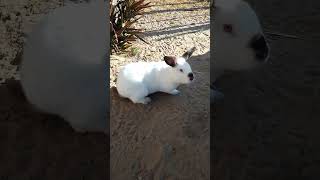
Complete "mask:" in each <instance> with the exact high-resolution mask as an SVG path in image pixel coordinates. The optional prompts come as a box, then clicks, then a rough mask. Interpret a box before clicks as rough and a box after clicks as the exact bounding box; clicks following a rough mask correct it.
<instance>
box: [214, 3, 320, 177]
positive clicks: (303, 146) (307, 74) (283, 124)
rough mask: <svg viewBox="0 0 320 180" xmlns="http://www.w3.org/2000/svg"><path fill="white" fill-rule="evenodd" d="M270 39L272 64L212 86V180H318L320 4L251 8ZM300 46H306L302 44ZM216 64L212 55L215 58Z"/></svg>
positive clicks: (319, 155)
mask: <svg viewBox="0 0 320 180" xmlns="http://www.w3.org/2000/svg"><path fill="white" fill-rule="evenodd" d="M250 4H252V5H253V8H254V9H255V10H256V11H257V14H258V16H259V17H260V19H261V23H262V25H263V26H264V28H265V29H268V31H270V32H279V33H284V34H291V35H296V36H299V37H302V38H301V39H294V38H290V37H285V36H270V35H268V36H267V37H268V41H269V43H270V46H271V58H270V62H269V63H268V64H267V65H266V66H264V67H262V68H260V69H255V70H252V71H250V72H237V73H236V72H234V73H230V74H229V75H226V76H224V77H223V78H222V79H220V80H219V81H218V82H217V85H218V86H219V88H220V89H221V91H223V92H224V94H225V99H224V100H223V102H220V103H219V104H217V105H215V106H214V107H213V106H212V107H211V118H212V121H211V125H212V126H211V127H212V129H211V132H212V134H213V136H212V137H213V138H212V142H213V151H212V158H213V163H212V166H211V173H212V175H213V177H214V178H215V179H216V180H220V179H237V180H238V179H239V180H240V179H241V180H251V179H252V180H257V179H259V180H270V179H273V180H278V179H279V180H283V179H308V180H310V179H315V180H316V179H319V178H320V171H319V167H320V153H319V152H320V151H319V150H320V141H319V127H320V126H319V119H320V111H319V110H320V61H319V59H320V54H319V46H320V42H319V41H309V40H307V38H314V37H319V35H320V33H319V32H320V24H319V23H318V22H319V18H318V19H317V18H316V17H319V16H320V2H318V1H310V0H307V1H299V0H294V1H292V0H291V1H289V0H286V1H277V0H271V1H258V0H250ZM304 38H306V39H305V40H304ZM213 58H214V55H213Z"/></svg>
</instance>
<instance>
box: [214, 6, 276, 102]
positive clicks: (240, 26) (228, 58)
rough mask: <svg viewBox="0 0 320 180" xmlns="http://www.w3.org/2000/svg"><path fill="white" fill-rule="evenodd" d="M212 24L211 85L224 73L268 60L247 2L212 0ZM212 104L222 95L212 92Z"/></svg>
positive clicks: (260, 31)
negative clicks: (213, 0)
mask: <svg viewBox="0 0 320 180" xmlns="http://www.w3.org/2000/svg"><path fill="white" fill-rule="evenodd" d="M215 1H216V2H215V4H214V8H215V9H214V10H213V15H214V20H213V21H214V22H212V23H213V26H212V27H213V36H214V41H213V45H212V47H213V56H212V57H213V59H212V61H211V65H210V71H211V77H210V81H211V84H212V83H214V82H215V80H216V79H217V78H218V77H219V76H221V75H222V74H223V72H224V71H225V70H233V71H238V70H246V69H250V68H253V67H256V66H258V65H261V64H263V63H265V62H266V61H267V60H268V58H269V51H270V50H269V49H270V48H269V45H268V43H267V42H266V39H265V36H264V33H263V31H262V28H261V25H260V22H259V19H258V17H257V15H256V13H255V12H254V10H253V9H252V8H251V7H250V5H249V4H248V3H247V2H244V1H242V0H215ZM210 96H211V101H212V102H213V101H214V99H215V98H217V97H222V94H221V93H219V92H217V91H216V90H214V89H211V95H210Z"/></svg>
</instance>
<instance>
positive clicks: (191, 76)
mask: <svg viewBox="0 0 320 180" xmlns="http://www.w3.org/2000/svg"><path fill="white" fill-rule="evenodd" d="M188 77H189V79H190V81H192V80H193V78H194V77H193V73H189V74H188Z"/></svg>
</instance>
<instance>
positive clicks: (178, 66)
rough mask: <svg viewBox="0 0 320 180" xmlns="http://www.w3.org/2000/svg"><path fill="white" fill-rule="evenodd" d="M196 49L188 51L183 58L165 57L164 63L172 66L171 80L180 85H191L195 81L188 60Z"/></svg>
mask: <svg viewBox="0 0 320 180" xmlns="http://www.w3.org/2000/svg"><path fill="white" fill-rule="evenodd" d="M195 49H196V48H195V47H193V48H191V49H190V50H188V51H186V52H185V53H184V54H183V55H182V56H180V57H176V56H164V58H163V59H164V61H165V62H166V63H167V64H168V65H169V66H171V69H170V75H169V76H170V79H171V81H174V82H175V83H178V84H189V83H191V82H192V81H193V80H194V75H193V72H192V69H191V66H190V64H189V63H188V62H187V60H188V59H189V58H190V56H191V55H192V53H193V52H194V51H195Z"/></svg>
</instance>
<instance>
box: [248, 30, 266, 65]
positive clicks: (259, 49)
mask: <svg viewBox="0 0 320 180" xmlns="http://www.w3.org/2000/svg"><path fill="white" fill-rule="evenodd" d="M250 47H251V48H252V49H253V50H254V52H255V54H256V57H257V59H258V60H262V61H264V60H266V58H267V57H268V55H269V47H268V44H267V41H266V39H265V37H264V36H263V35H260V34H259V35H256V36H255V37H253V39H252V41H251V43H250Z"/></svg>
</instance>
